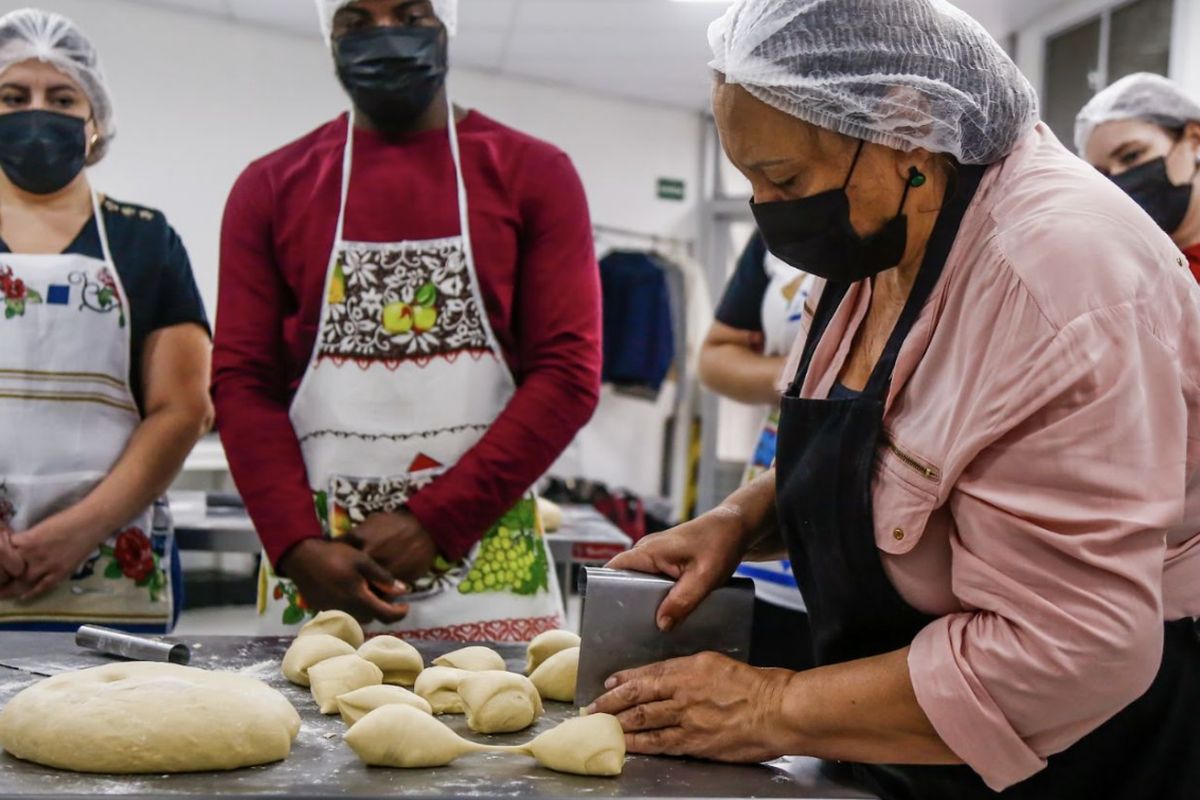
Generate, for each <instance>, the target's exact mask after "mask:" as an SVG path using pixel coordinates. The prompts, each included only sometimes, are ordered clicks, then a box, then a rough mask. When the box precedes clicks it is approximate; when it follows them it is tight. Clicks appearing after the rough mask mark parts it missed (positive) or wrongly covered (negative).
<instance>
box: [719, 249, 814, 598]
mask: <svg viewBox="0 0 1200 800" xmlns="http://www.w3.org/2000/svg"><path fill="white" fill-rule="evenodd" d="M763 269H764V270H765V271H766V273H767V276H768V278H769V279H770V281H769V283H768V284H767V290H766V292H765V293H764V294H763V302H762V328H763V337H764V339H765V340H766V343H765V346H764V348H763V350H764V353H765V354H766V355H768V356H781V355H786V354H787V353H788V352H790V351H791V349H792V343H793V342H795V341H796V338H797V337H798V336H800V334H801V333H802V332H803V330H804V325H805V311H806V304H807V303H808V299H809V297H810V296H811V295H812V291H813V287H814V285H815V283H816V280H817V279H816V277H815V276H813V275H807V274H805V273H802V272H800V271H798V270H797V269H796V268H795V267H792V266H790V265H789V264H786V263H784V262H783V261H780V260H779V259H778V258H776V257H775V256H773V255H771V254H770V253H768V254H767V257H766V259H765V260H764V261H763ZM808 311H809V313H808V316H809V317H811V316H812V314H811V308H810V309H808ZM778 430H779V407H778V406H776V407H774V408H772V409H770V410H769V411H768V412H767V415H766V419H765V420H764V421H763V425H762V429H761V433H760V434H759V438H758V442H757V443H756V444H755V447H754V453H753V454H752V455H751V456H750V463H748V464H747V465H746V471H745V473H744V474H743V476H742V482H743V484H745V483H749V482H750V481H752V480H754V479H755V478H757V477H758V476H759V475H762V474H763V473H764V472H766V471H767V470H769V469H770V468H771V467H772V466H774V464H775V446H776V442H777V440H778ZM737 574H738V575H740V576H742V577H744V578H751V579H753V581H754V592H755V594H756V595H757V597H758V598H759V599H761V600H765V601H766V602H768V603H771V604H772V605H776V606H782V607H783V608H789V609H791V610H793V611H804V610H805V607H804V598H803V597H802V596H801V595H800V590H799V589H798V588H797V587H796V578H795V576H794V575H793V574H792V564H791V562H790V561H767V562H756V563H752V564H743V565H742V566H741V567H739V568H738V571H737Z"/></svg>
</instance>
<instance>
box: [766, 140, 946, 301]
mask: <svg viewBox="0 0 1200 800" xmlns="http://www.w3.org/2000/svg"><path fill="white" fill-rule="evenodd" d="M864 145H865V142H861V141H860V142H859V143H858V151H857V152H856V153H855V154H854V162H853V163H852V164H851V165H850V172H849V173H848V174H847V175H846V181H845V183H843V184H842V188H840V189H833V190H831V191H828V192H822V193H820V194H815V195H812V196H810V197H801V198H799V199H797V200H779V201H776V202H773V203H752V204H751V209H752V210H753V212H754V219H755V221H756V222H757V223H758V229H759V231H760V232H761V233H762V235H763V240H764V241H766V243H767V249H768V250H770V251H771V252H772V253H773V254H774V255H775V256H777V257H778V258H779V259H780V260H782V261H783V262H785V263H787V264H790V265H791V266H793V267H795V268H796V269H799V270H803V271H804V272H808V273H811V274H813V275H816V276H817V277H820V278H824V279H825V280H827V281H830V282H832V283H855V282H857V281H861V280H863V279H865V278H870V277H872V276H874V275H878V274H879V273H881V272H884V271H886V270H889V269H891V268H892V267H894V266H896V265H897V264H899V263H900V260H901V259H902V258H904V251H905V249H906V248H907V247H908V217H907V216H906V215H905V214H904V204H905V203H906V202H907V201H908V192H909V189H914V188H919V187H921V186H924V185H925V176H924V175H922V174H921V173H920V172H918V171H917V169H916V167H913V169H912V171H911V173H910V175H909V179H908V180H907V181H906V182H905V184H904V196H903V197H901V198H900V209H899V210H898V211H897V212H896V216H895V217H893V218H892V219H890V220H888V222H887V223H885V224H884V226H883V227H882V228H880V229H879V230H878V231H876V232H875V233H872V234H870V235H868V236H860V235H859V234H858V232H857V231H855V230H854V226H853V225H852V224H851V223H850V198H849V196H848V195H847V194H846V188H847V187H848V186H849V185H850V179H851V178H852V177H853V176H854V169H855V167H857V166H858V159H859V157H860V156H861V155H862V151H863V146H864Z"/></svg>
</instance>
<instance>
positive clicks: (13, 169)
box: [0, 110, 87, 195]
mask: <svg viewBox="0 0 1200 800" xmlns="http://www.w3.org/2000/svg"><path fill="white" fill-rule="evenodd" d="M86 163H87V120H85V119H82V118H80V117H73V116H71V115H69V114H59V113H57V112H54V111H41V110H36V111H16V112H13V113H11V114H0V169H3V170H4V174H5V175H7V176H8V179H9V180H10V181H12V182H13V184H14V185H15V186H16V187H17V188H19V189H22V190H24V191H26V192H29V193H30V194H41V195H46V194H54V193H55V192H60V191H62V190H63V189H65V188H67V186H69V185H70V183H71V181H73V180H75V178H76V177H78V176H79V173H80V172H82V171H83V168H84V166H85V164H86Z"/></svg>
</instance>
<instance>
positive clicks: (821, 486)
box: [776, 167, 1200, 800]
mask: <svg viewBox="0 0 1200 800" xmlns="http://www.w3.org/2000/svg"><path fill="white" fill-rule="evenodd" d="M982 176H983V168H982V167H963V168H962V169H961V173H960V181H959V186H958V191H957V192H955V194H954V196H953V197H952V198H951V199H950V200H949V201H948V202H947V203H946V205H945V207H944V208H943V210H942V212H941V214H940V215H939V218H938V221H937V224H936V226H935V228H934V231H933V234H932V237H931V239H930V242H929V246H928V249H927V252H926V256H925V260H924V263H923V264H922V266H921V270H920V273H919V274H918V276H917V280H916V283H915V285H914V286H913V289H912V294H911V296H910V297H909V299H908V302H907V304H906V305H905V307H904V310H903V311H902V312H901V315H900V318H899V320H898V321H897V323H896V329H895V330H894V331H893V333H892V335H891V337H890V339H889V341H888V343H887V346H886V348H885V349H884V351H883V355H882V356H881V357H880V359H879V362H878V364H877V365H876V367H875V370H874V372H873V373H872V374H871V378H870V380H869V382H868V384H867V386H866V388H865V389H864V390H863V392H862V393H860V394H859V395H857V396H854V397H848V398H842V399H822V400H805V399H802V398H801V397H800V390H801V387H803V385H804V380H805V378H806V376H807V375H808V371H809V368H810V366H811V364H812V359H813V355H814V353H815V351H816V348H817V343H818V342H819V341H820V340H821V337H822V335H823V334H824V332H825V330H826V329H827V327H828V325H829V323H830V320H831V319H832V317H833V316H834V313H835V311H836V310H837V308H838V306H839V305H840V304H841V301H842V299H843V298H844V297H845V296H846V293H847V291H848V290H849V286H847V285H834V284H830V285H829V286H827V287H826V289H825V292H824V295H823V296H822V298H821V302H820V305H819V307H818V309H817V313H816V317H815V318H814V320H813V325H812V330H811V332H810V334H809V337H808V341H807V343H806V345H805V350H804V356H803V359H802V360H801V362H800V368H799V370H798V372H797V374H796V377H795V379H794V380H793V382H792V384H791V387H790V388H789V389H788V391H787V393H786V394H785V395H784V397H783V413H782V418H781V420H780V425H779V449H778V453H777V458H776V493H777V499H776V506H777V510H778V513H779V522H780V526H781V529H782V531H783V535H784V540H785V542H786V544H787V547H788V550H789V552H790V554H791V558H792V567H793V570H794V571H795V574H796V579H797V582H798V583H799V584H800V589H801V591H802V593H803V594H804V600H805V602H806V603H807V605H808V613H809V616H810V619H811V623H812V637H813V647H814V650H815V656H816V661H817V663H818V664H820V665H825V664H837V663H843V662H846V661H851V660H854V659H859V658H866V657H870V656H875V655H880V654H883V653H888V652H892V651H895V650H899V649H901V648H904V647H907V646H908V645H910V644H911V643H912V641H913V639H914V638H915V637H916V635H917V633H918V632H919V631H920V630H921V629H922V628H924V627H925V626H926V625H928V624H929V623H930V622H932V621H933V619H934V618H933V617H930V616H928V615H926V614H924V613H922V612H920V611H918V610H917V609H915V608H913V607H912V606H910V605H909V604H908V603H907V602H906V601H905V600H904V598H902V597H901V596H900V593H899V592H898V591H897V590H896V588H895V587H894V586H893V585H892V582H891V580H890V579H889V578H888V576H887V573H886V572H885V571H884V567H883V562H882V560H881V559H880V556H879V551H878V548H877V546H876V544H875V526H874V522H873V516H872V508H871V483H872V474H873V471H874V467H875V458H876V452H877V449H878V447H879V445H880V444H881V434H882V430H883V411H884V403H885V400H886V398H887V394H888V390H889V387H890V385H891V380H892V373H893V371H894V369H895V366H896V358H897V356H898V355H899V353H900V348H901V346H902V345H903V344H904V340H905V338H906V337H907V336H908V334H909V332H910V331H911V330H912V328H913V325H914V324H915V322H916V321H917V318H918V316H919V315H920V313H921V311H922V309H923V308H924V307H925V303H926V301H927V300H928V299H929V297H930V295H931V294H932V292H933V289H934V287H935V286H936V285H937V282H938V279H939V278H940V277H941V274H942V269H943V267H944V266H945V263H946V259H947V257H948V256H949V254H950V248H951V246H952V245H953V243H954V239H955V236H956V235H957V233H958V229H959V226H960V224H961V223H962V219H963V216H964V215H965V213H966V210H967V207H968V205H969V204H970V202H971V200H972V198H973V197H974V195H975V192H976V190H977V189H978V188H979V182H980V180H981V178H982ZM846 766H848V768H849V771H850V773H851V774H852V776H853V778H854V779H855V780H856V781H857V782H859V783H861V784H862V785H863V786H864V787H865V788H867V789H869V790H871V791H873V792H875V793H876V794H878V795H880V796H881V797H882V798H885V800H974V799H975V798H995V797H1002V798H1021V799H1022V800H1074V798H1080V800H1084V798H1086V799H1087V800H1101V798H1103V800H1146V799H1148V798H1154V799H1155V800H1197V799H1198V798H1200V633H1198V631H1197V628H1196V624H1195V622H1194V621H1193V620H1183V621H1179V622H1172V623H1167V625H1166V643H1165V649H1164V655H1163V663H1162V667H1161V669H1160V671H1159V674H1158V677H1157V678H1156V680H1155V682H1154V684H1153V686H1152V687H1151V688H1150V690H1149V691H1147V693H1146V694H1145V695H1143V696H1142V697H1141V698H1140V699H1138V700H1137V701H1135V702H1134V703H1133V704H1132V705H1130V706H1129V707H1127V708H1126V709H1125V710H1124V711H1122V712H1121V713H1120V714H1118V715H1117V716H1116V717H1114V718H1113V719H1111V720H1109V721H1108V722H1107V723H1105V724H1104V725H1103V726H1101V727H1100V728H1099V729H1098V730H1096V731H1094V732H1093V733H1091V734H1089V735H1088V736H1087V737H1085V738H1084V739H1082V740H1081V741H1080V742H1078V743H1077V744H1075V745H1074V746H1073V747H1071V748H1069V749H1068V750H1067V751H1065V752H1064V753H1061V754H1059V755H1056V756H1052V757H1051V758H1050V759H1049V766H1048V767H1047V768H1046V769H1045V770H1043V771H1042V772H1039V773H1038V774H1037V775H1035V776H1034V777H1032V778H1030V779H1029V780H1027V781H1025V782H1023V783H1021V784H1018V785H1017V786H1014V787H1011V788H1010V789H1008V790H1006V791H1005V792H1003V793H1000V794H997V793H996V792H993V791H992V790H990V789H988V788H987V786H986V785H985V784H984V783H983V781H982V780H981V779H980V778H979V776H978V775H977V774H976V773H975V772H974V771H973V770H971V769H970V768H969V767H966V766H950V767H940V766H904V765H899V766H874V765H862V764H854V765H846Z"/></svg>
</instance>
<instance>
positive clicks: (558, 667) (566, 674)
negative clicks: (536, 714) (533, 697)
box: [529, 647, 579, 703]
mask: <svg viewBox="0 0 1200 800" xmlns="http://www.w3.org/2000/svg"><path fill="white" fill-rule="evenodd" d="M578 678H579V648H578V647H572V648H571V649H570V650H561V651H559V652H557V653H555V654H554V655H552V656H550V657H549V658H548V659H546V660H545V661H544V662H542V665H541V666H540V667H538V668H537V669H535V670H534V671H533V674H532V675H530V676H529V680H530V681H532V682H533V685H534V686H535V687H537V690H538V694H540V695H541V696H542V699H543V700H557V701H558V702H560V703H574V702H575V683H576V681H577V680H578Z"/></svg>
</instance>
